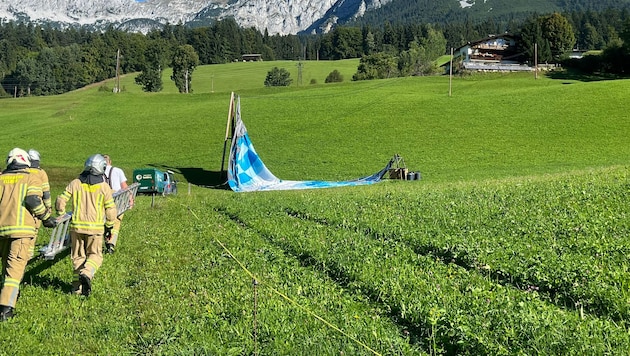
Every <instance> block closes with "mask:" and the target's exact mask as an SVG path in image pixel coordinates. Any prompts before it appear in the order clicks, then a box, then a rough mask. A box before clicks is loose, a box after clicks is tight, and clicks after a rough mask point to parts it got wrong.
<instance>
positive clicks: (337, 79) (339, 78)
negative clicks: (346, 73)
mask: <svg viewBox="0 0 630 356" xmlns="http://www.w3.org/2000/svg"><path fill="white" fill-rule="evenodd" d="M325 82H326V83H341V82H343V75H341V73H339V71H338V70H336V69H335V70H333V71H332V72H330V73H329V74H328V76H327V77H326V81H325Z"/></svg>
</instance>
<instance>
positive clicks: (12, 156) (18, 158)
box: [7, 147, 31, 166]
mask: <svg viewBox="0 0 630 356" xmlns="http://www.w3.org/2000/svg"><path fill="white" fill-rule="evenodd" d="M12 163H16V164H23V165H27V166H30V165H31V160H30V158H29V157H28V153H27V152H26V151H24V150H23V149H21V148H18V147H16V148H14V149H12V150H11V151H9V154H8V155H7V166H9V165H11V164H12Z"/></svg>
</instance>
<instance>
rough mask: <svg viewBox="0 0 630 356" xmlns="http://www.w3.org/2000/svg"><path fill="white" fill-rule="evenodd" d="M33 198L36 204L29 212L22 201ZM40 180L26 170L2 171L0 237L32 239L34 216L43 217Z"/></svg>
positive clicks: (0, 185)
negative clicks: (29, 197) (28, 197)
mask: <svg viewBox="0 0 630 356" xmlns="http://www.w3.org/2000/svg"><path fill="white" fill-rule="evenodd" d="M27 196H35V197H37V198H36V199H34V200H35V201H36V202H38V204H36V205H35V207H33V208H32V210H31V211H29V209H28V208H27V206H26V204H25V203H24V201H25V200H26V197H27ZM41 197H42V183H41V181H40V178H39V177H38V176H36V175H34V174H30V173H29V172H28V171H27V170H17V171H8V172H7V171H4V172H3V173H2V175H0V236H10V237H32V236H34V235H35V232H36V221H35V218H34V216H36V215H43V214H44V213H45V212H46V207H45V206H44V204H43V203H42V201H41Z"/></svg>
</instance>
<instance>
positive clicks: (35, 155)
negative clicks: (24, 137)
mask: <svg viewBox="0 0 630 356" xmlns="http://www.w3.org/2000/svg"><path fill="white" fill-rule="evenodd" d="M28 157H29V158H30V159H31V161H39V152H37V151H36V150H34V149H32V148H31V149H30V150H28Z"/></svg>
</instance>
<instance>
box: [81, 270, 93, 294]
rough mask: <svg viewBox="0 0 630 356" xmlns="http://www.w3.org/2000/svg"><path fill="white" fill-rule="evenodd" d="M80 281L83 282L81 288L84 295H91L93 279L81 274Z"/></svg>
mask: <svg viewBox="0 0 630 356" xmlns="http://www.w3.org/2000/svg"><path fill="white" fill-rule="evenodd" d="M79 282H81V290H82V292H83V295H84V296H86V297H89V296H90V292H91V291H92V281H91V280H90V278H88V276H86V275H84V274H81V275H79Z"/></svg>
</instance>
